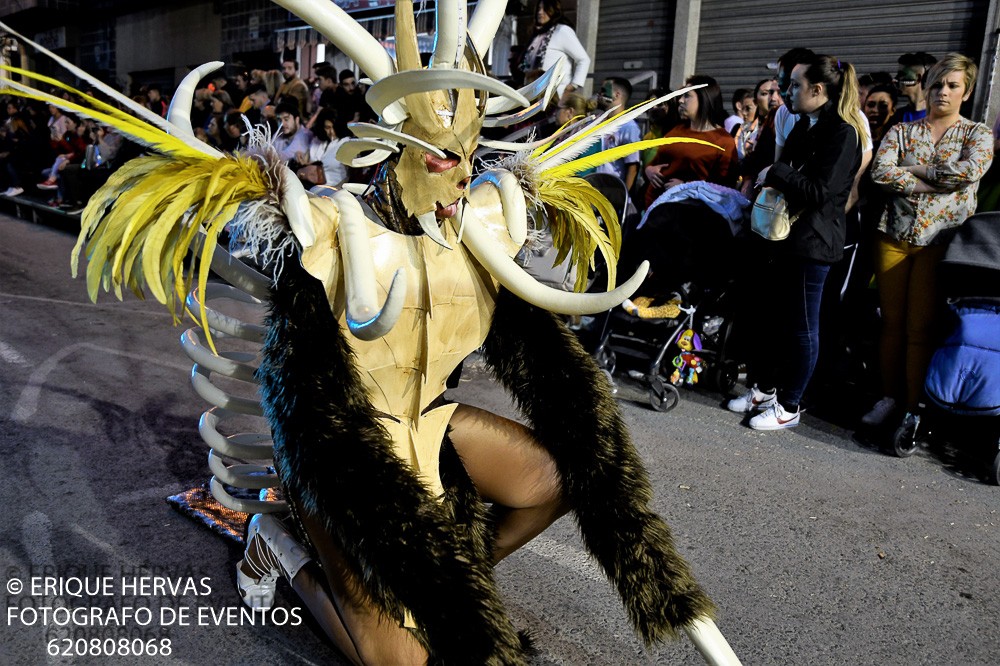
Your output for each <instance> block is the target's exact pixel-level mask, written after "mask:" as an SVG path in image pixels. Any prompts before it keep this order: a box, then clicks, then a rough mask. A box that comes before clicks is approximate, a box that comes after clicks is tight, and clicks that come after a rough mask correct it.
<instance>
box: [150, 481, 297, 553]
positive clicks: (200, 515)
mask: <svg viewBox="0 0 1000 666" xmlns="http://www.w3.org/2000/svg"><path fill="white" fill-rule="evenodd" d="M227 490H228V491H229V492H230V493H232V495H233V496H234V497H238V498H242V499H253V500H256V499H262V500H273V499H277V498H276V496H275V493H274V490H273V489H269V490H265V491H257V490H244V491H242V492H237V491H238V490H239V489H235V488H227ZM167 503H168V504H169V505H170V506H172V507H174V508H175V509H177V510H178V511H180V512H181V513H183V514H184V515H186V516H190V517H191V518H193V519H194V520H196V521H198V522H200V523H201V524H203V525H205V526H206V527H207V528H209V529H210V530H212V531H213V532H215V533H216V534H219V535H221V536H222V537H224V538H226V539H229V540H230V541H233V542H235V543H237V544H239V545H240V546H242V545H244V544H243V535H244V534H246V531H247V521H249V520H250V514H248V513H243V512H242V511H233V510H232V509H227V508H226V507H224V506H222V505H221V504H219V501H218V500H217V499H215V497H213V496H212V492H211V491H210V490H209V489H208V484H207V483H206V484H204V485H201V486H195V487H194V488H191V489H190V490H185V491H184V492H182V493H178V494H177V495H171V496H170V497H168V498H167Z"/></svg>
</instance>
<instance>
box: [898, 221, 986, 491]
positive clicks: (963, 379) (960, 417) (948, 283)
mask: <svg viewBox="0 0 1000 666" xmlns="http://www.w3.org/2000/svg"><path fill="white" fill-rule="evenodd" d="M940 279H941V284H942V287H943V288H944V290H945V294H946V295H947V296H948V297H949V298H948V306H949V308H950V310H951V318H952V321H951V324H952V327H951V329H950V331H951V332H950V334H949V335H948V337H947V339H945V341H944V343H943V344H942V345H941V347H940V348H938V350H937V351H936V352H935V353H934V356H933V357H932V359H931V363H930V367H929V368H928V371H927V377H926V379H925V381H924V392H925V393H926V395H927V399H928V404H927V405H926V406H924V408H923V409H922V410H920V412H919V413H916V414H907V415H906V417H905V418H904V421H903V424H902V425H901V426H900V427H899V428H898V429H897V430H896V432H895V435H894V436H893V447H894V450H895V453H896V455H898V456H900V457H905V456H909V455H912V454H913V453H914V452H915V451H916V449H917V446H918V444H919V442H920V440H921V439H922V438H924V437H929V436H930V435H931V434H932V432H933V433H934V434H940V435H942V437H944V438H950V439H951V440H952V441H953V442H954V440H955V438H954V436H953V435H956V434H960V436H961V440H962V441H961V442H955V443H960V444H961V445H962V448H963V449H965V450H967V451H969V452H972V453H978V452H979V451H978V450H977V448H974V447H982V449H981V450H982V452H983V454H984V457H985V459H986V463H987V469H988V480H989V482H990V483H993V484H1000V441H998V438H1000V213H983V214H980V215H974V216H972V217H970V218H969V219H968V220H967V221H966V222H965V224H963V225H962V227H961V228H960V229H959V231H958V233H957V234H956V236H955V237H954V238H953V239H952V240H951V242H950V243H949V244H948V249H947V250H946V251H945V256H944V259H943V260H942V262H941V267H940Z"/></svg>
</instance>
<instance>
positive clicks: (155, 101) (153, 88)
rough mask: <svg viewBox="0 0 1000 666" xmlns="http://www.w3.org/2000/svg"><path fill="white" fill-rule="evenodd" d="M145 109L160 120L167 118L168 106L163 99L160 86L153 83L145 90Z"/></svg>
mask: <svg viewBox="0 0 1000 666" xmlns="http://www.w3.org/2000/svg"><path fill="white" fill-rule="evenodd" d="M146 107H147V108H149V109H150V110H151V111H152V112H153V113H155V114H156V115H158V116H160V117H161V118H166V117H167V110H168V109H169V108H170V105H169V104H168V103H167V100H165V99H163V93H162V91H161V90H160V86H159V85H157V84H155V83H153V84H151V85H149V86H148V87H147V88H146Z"/></svg>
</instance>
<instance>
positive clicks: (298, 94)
mask: <svg viewBox="0 0 1000 666" xmlns="http://www.w3.org/2000/svg"><path fill="white" fill-rule="evenodd" d="M281 76H282V78H283V79H284V80H283V81H282V82H281V86H280V87H279V88H278V92H277V93H275V95H274V101H275V102H277V103H278V104H283V103H293V104H296V105H297V106H298V107H299V117H300V118H308V117H309V112H310V110H311V109H310V107H309V87H308V86H307V85H306V82H305V81H303V80H302V79H301V78H300V77H299V62H298V61H297V60H293V59H288V58H286V59H285V60H283V61H282V62H281Z"/></svg>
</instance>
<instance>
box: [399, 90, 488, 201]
mask: <svg viewBox="0 0 1000 666" xmlns="http://www.w3.org/2000/svg"><path fill="white" fill-rule="evenodd" d="M452 99H455V102H454V104H452ZM406 105H407V110H408V111H409V114H410V117H409V118H407V119H406V121H405V122H404V123H403V127H402V130H401V131H402V132H404V133H406V134H409V135H411V136H413V137H416V138H417V139H420V140H422V141H425V142H427V143H429V144H431V145H433V146H436V147H438V148H440V149H441V150H442V151H444V152H445V153H446V154H447V156H448V158H449V159H451V160H457V161H458V163H457V164H456V165H454V166H452V167H450V168H444V169H443V170H441V169H439V168H435V167H433V166H432V164H433V162H432V161H430V160H428V153H427V151H425V150H422V149H421V148H418V147H414V146H406V147H405V148H403V150H402V153H401V155H400V158H399V163H398V164H397V166H396V169H395V171H396V179H397V181H398V182H399V185H400V188H401V189H402V192H400V199H401V200H402V202H403V206H404V207H405V208H406V212H407V213H408V214H410V215H413V216H418V215H422V214H425V213H428V212H432V211H434V210H436V209H437V207H438V206H441V207H442V208H445V207H447V206H448V205H450V204H452V203H454V202H455V201H456V200H457V199H460V198H462V197H464V196H465V190H466V188H467V187H468V184H469V178H470V177H471V176H472V156H473V153H474V152H475V150H476V147H477V146H478V145H479V131H480V130H481V129H482V125H483V120H482V116H481V115H480V113H479V107H478V104H477V101H476V96H475V91H473V90H470V89H463V90H457V91H455V90H451V91H446V90H435V91H431V92H428V93H421V94H412V95H407V96H406ZM432 157H433V156H432ZM435 160H436V158H435Z"/></svg>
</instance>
